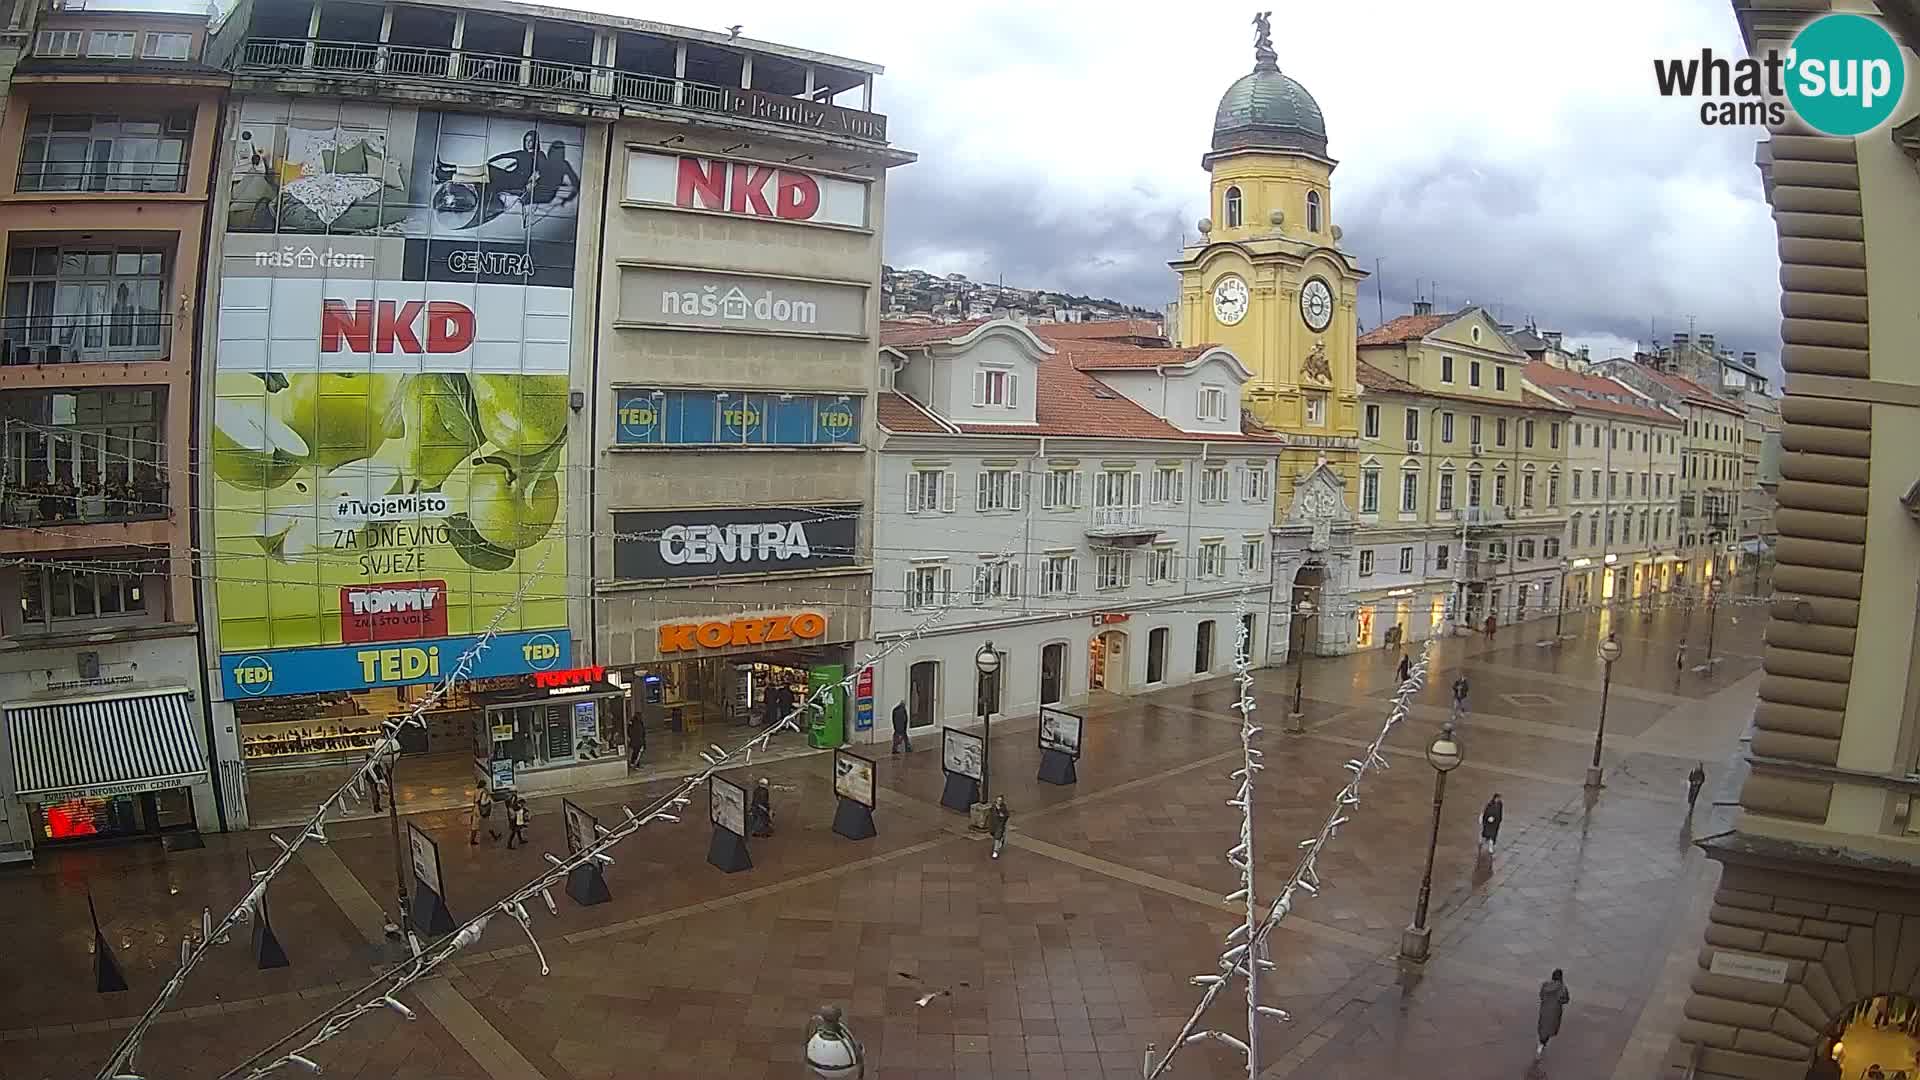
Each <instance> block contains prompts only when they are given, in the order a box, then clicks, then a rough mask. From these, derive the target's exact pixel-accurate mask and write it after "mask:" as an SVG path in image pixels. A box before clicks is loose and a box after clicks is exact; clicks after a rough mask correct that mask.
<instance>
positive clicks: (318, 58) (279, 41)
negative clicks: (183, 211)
mask: <svg viewBox="0 0 1920 1080" xmlns="http://www.w3.org/2000/svg"><path fill="white" fill-rule="evenodd" d="M236 70H238V71H239V72H240V73H241V74H245V75H277V74H292V73H296V72H315V73H322V74H326V75H330V76H347V77H366V78H377V79H380V80H382V81H387V82H402V83H404V82H417V83H430V84H441V85H459V86H470V85H475V84H478V85H481V86H486V87H518V88H520V89H523V90H528V91H534V92H539V93H546V94H556V95H562V96H565V97H569V98H575V99H578V98H587V99H593V100H598V101H604V102H606V103H608V104H625V103H631V104H635V105H649V106H662V107H668V108H677V109H688V110H692V111H695V112H704V113H720V114H725V115H729V116H737V117H741V118H745V119H751V120H760V121H765V122H768V123H773V124H779V125H782V126H786V127H795V128H804V129H806V130H808V131H814V132H820V133H825V134H829V135H840V136H845V137H847V138H851V139H858V140H861V141H864V142H876V143H884V142H886V141H887V118H886V117H885V116H882V115H880V114H879V113H870V112H862V111H860V110H858V109H844V108H841V107H839V106H837V105H827V104H824V103H821V102H817V101H811V100H808V99H805V98H797V97H788V96H786V95H784V94H773V93H768V92H767V91H764V90H750V89H742V88H740V87H735V86H712V85H709V84H706V83H699V82H694V81H693V80H690V79H680V78H674V77H672V76H667V75H649V74H645V73H641V72H631V71H620V70H616V69H614V68H609V67H603V66H599V65H591V64H569V63H563V62H560V61H556V60H542V59H539V58H537V57H531V56H502V55H495V54H491V53H479V52H471V51H468V50H465V49H453V48H432V47H421V46H415V45H382V44H377V43H372V42H349V41H319V40H314V39H307V38H249V39H247V41H246V42H244V43H243V44H242V45H241V48H240V55H239V58H238V60H237V62H236Z"/></svg>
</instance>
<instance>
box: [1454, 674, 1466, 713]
mask: <svg viewBox="0 0 1920 1080" xmlns="http://www.w3.org/2000/svg"><path fill="white" fill-rule="evenodd" d="M1467 689H1468V687H1467V677H1466V676H1465V675H1464V674H1463V675H1461V676H1460V677H1459V678H1457V679H1455V680H1453V716H1454V719H1456V720H1457V719H1459V718H1460V714H1461V713H1463V712H1466V711H1467Z"/></svg>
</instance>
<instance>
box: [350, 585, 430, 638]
mask: <svg viewBox="0 0 1920 1080" xmlns="http://www.w3.org/2000/svg"><path fill="white" fill-rule="evenodd" d="M446 632H447V583H446V582H444V581H392V582H386V583H383V584H379V585H353V586H348V587H347V588H344V589H341V590H340V639H341V640H342V641H348V642H361V641H411V640H413V639H414V638H428V637H443V636H445V635H446Z"/></svg>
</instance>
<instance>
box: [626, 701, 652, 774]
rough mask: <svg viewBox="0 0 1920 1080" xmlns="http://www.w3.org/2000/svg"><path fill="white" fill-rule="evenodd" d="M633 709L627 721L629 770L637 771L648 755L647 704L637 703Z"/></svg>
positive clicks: (633, 705)
mask: <svg viewBox="0 0 1920 1080" xmlns="http://www.w3.org/2000/svg"><path fill="white" fill-rule="evenodd" d="M632 708H633V712H632V713H631V714H630V718H629V719H628V720H627V768H629V769H637V768H639V767H640V759H641V758H643V757H645V756H646V755H647V703H646V702H644V701H636V702H633V703H632Z"/></svg>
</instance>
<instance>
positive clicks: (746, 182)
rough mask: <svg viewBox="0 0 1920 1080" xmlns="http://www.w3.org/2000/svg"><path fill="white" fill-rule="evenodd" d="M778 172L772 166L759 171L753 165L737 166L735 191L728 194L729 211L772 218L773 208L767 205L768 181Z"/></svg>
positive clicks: (735, 169)
mask: <svg viewBox="0 0 1920 1080" xmlns="http://www.w3.org/2000/svg"><path fill="white" fill-rule="evenodd" d="M778 171H779V170H777V169H775V168H773V167H772V166H771V165H768V166H763V167H761V168H757V169H756V168H754V167H753V166H751V165H735V166H734V167H733V190H731V191H729V192H728V193H727V209H728V210H731V211H733V212H734V213H736V214H752V215H753V216H754V217H772V216H773V207H771V206H768V205H767V181H769V180H771V179H773V174H774V173H776V172H778Z"/></svg>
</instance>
